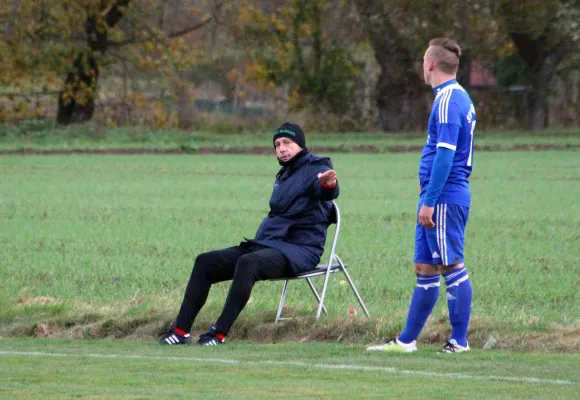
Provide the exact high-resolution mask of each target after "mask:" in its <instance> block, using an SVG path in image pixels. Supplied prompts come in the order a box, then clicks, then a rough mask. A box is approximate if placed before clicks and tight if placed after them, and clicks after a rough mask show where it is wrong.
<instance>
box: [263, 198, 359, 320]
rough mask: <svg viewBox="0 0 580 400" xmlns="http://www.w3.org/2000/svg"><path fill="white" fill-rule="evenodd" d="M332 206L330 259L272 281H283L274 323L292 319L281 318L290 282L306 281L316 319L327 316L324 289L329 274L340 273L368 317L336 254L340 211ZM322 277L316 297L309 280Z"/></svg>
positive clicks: (334, 204) (344, 266)
mask: <svg viewBox="0 0 580 400" xmlns="http://www.w3.org/2000/svg"><path fill="white" fill-rule="evenodd" d="M332 206H333V216H332V218H331V223H334V224H335V225H336V227H335V231H334V239H333V240H332V247H331V250H330V257H329V260H328V263H327V264H324V263H323V264H319V265H318V266H317V267H316V268H315V269H314V270H312V271H308V272H304V273H301V274H299V275H297V276H295V277H291V278H282V279H273V280H285V282H284V288H283V289H282V297H281V299H280V306H279V307H278V313H277V314H276V321H275V322H276V323H277V322H278V321H282V320H288V319H292V318H282V309H283V308H284V302H285V301H286V295H287V294H288V283H289V281H291V280H297V279H306V282H307V283H308V286H309V287H310V290H311V291H312V294H313V295H314V297H315V298H316V301H317V302H318V309H317V310H316V319H319V318H320V314H321V312H322V311H324V313H325V314H328V312H327V311H326V307H325V306H324V297H325V295H326V289H327V287H328V278H329V277H330V274H332V273H335V272H342V273H343V274H344V276H345V277H346V280H347V281H348V283H349V285H350V287H351V289H352V291H353V292H354V295H355V296H356V298H357V300H358V303H359V304H360V306H361V308H362V309H363V311H364V313H365V314H366V316H367V317H370V315H369V312H368V310H367V307H366V306H365V303H364V302H363V301H362V299H361V297H360V295H359V294H358V291H357V290H356V287H355V286H354V283H353V282H352V279H351V278H350V275H349V274H348V272H347V270H346V264H344V263H343V262H342V260H341V259H340V257H339V256H338V255H337V254H336V242H337V241H338V234H339V232H340V210H339V209H338V205H337V204H336V203H335V202H334V201H333V202H332ZM323 275H324V285H323V286H322V293H321V295H318V292H317V291H316V288H315V287H314V285H313V284H312V281H311V279H310V278H313V277H315V276H323Z"/></svg>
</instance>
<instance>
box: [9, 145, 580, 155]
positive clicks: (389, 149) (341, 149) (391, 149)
mask: <svg viewBox="0 0 580 400" xmlns="http://www.w3.org/2000/svg"><path fill="white" fill-rule="evenodd" d="M422 149H423V146H417V145H409V146H405V145H393V146H377V145H361V146H316V147H313V148H312V150H313V151H315V152H317V153H371V154H372V153H409V152H421V151H422ZM577 149H580V144H513V145H487V146H475V150H476V151H546V150H562V151H565V150H577ZM75 154H91V155H155V154H160V155H165V154H166V155H171V154H173V155H180V154H264V155H271V154H273V149H272V147H270V146H254V147H201V148H191V147H188V146H182V147H175V148H109V149H96V148H94V149H92V148H88V149H84V148H76V149H74V148H73V149H35V148H24V149H13V150H0V155H23V156H41V155H75Z"/></svg>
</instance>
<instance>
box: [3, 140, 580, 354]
mask: <svg viewBox="0 0 580 400" xmlns="http://www.w3.org/2000/svg"><path fill="white" fill-rule="evenodd" d="M332 158H333V161H334V165H335V168H336V169H337V171H338V173H339V179H340V182H341V196H340V198H339V205H340V206H341V209H342V212H343V218H344V226H343V231H342V234H341V238H340V241H339V247H338V251H339V254H340V255H341V257H342V258H343V260H344V261H345V262H346V263H347V264H348V265H349V266H350V268H351V274H352V277H353V279H354V281H355V283H356V285H357V287H358V288H359V290H360V292H361V295H362V296H363V298H364V299H365V301H366V303H367V305H368V308H369V310H370V312H371V315H372V318H371V319H370V320H367V319H365V318H363V317H362V312H361V310H360V309H359V310H358V311H359V313H358V314H357V315H356V316H351V315H349V314H348V312H347V310H348V308H349V307H350V306H353V305H356V303H355V300H354V297H353V296H352V295H351V293H350V289H349V287H348V285H344V282H341V279H342V278H340V276H334V277H333V279H332V280H331V283H330V291H329V293H328V297H327V306H328V309H329V313H330V316H329V317H324V318H322V319H321V321H320V322H319V323H318V324H316V325H315V327H314V328H312V325H310V323H309V322H303V323H301V322H296V323H293V324H278V325H277V326H273V324H271V321H272V320H273V319H274V314H275V310H276V307H277V302H278V300H279V294H280V290H281V283H279V282H278V283H272V282H265V283H264V282H261V283H258V284H257V285H256V288H255V290H254V292H253V294H252V298H251V299H250V302H249V304H248V306H247V308H246V310H245V311H244V312H243V313H242V315H241V317H240V319H239V321H238V322H237V323H236V325H235V326H234V329H233V331H232V335H231V337H232V339H234V340H235V339H242V338H253V339H256V340H258V339H261V340H277V339H279V340H282V339H284V340H286V339H305V340H317V339H324V340H339V341H343V342H345V343H349V342H350V343H369V342H377V341H380V340H381V339H383V338H385V337H389V336H391V335H393V334H396V333H397V332H399V331H400V330H401V329H402V327H403V324H404V320H405V316H406V312H407V307H408V303H409V300H410V295H411V293H412V290H413V286H414V275H413V272H412V255H413V236H414V224H415V209H416V201H417V178H416V169H417V163H418V155H417V154H383V155H355V154H341V155H334V156H333V157H332ZM277 169H278V165H277V163H276V162H275V160H274V159H273V157H267V156H241V155H240V156H218V155H212V156H149V157H143V156H103V157H101V156H58V157H57V156H49V157H40V158H38V157H18V156H4V157H0V171H1V176H2V179H1V180H0V260H1V263H0V276H2V285H1V286H0V335H37V336H60V337H121V336H127V335H132V336H133V337H141V338H151V337H153V336H154V334H155V333H157V332H158V331H159V330H160V329H161V327H164V326H165V324H166V323H167V322H168V321H170V320H171V319H172V318H173V317H174V316H175V313H176V311H177V309H178V306H179V303H180V301H181V296H182V294H183V290H184V288H185V285H186V283H187V279H188V276H189V273H190V270H191V266H192V264H193V261H194V259H195V256H196V255H197V254H198V253H200V252H204V251H208V250H211V249H216V248H221V247H226V246H231V245H236V244H238V243H239V241H240V240H242V238H243V237H244V236H246V237H253V235H254V233H255V230H256V229H257V227H258V225H259V223H260V221H261V219H262V218H263V217H264V216H265V214H266V212H267V210H268V199H269V195H270V193H271V185H272V182H273V177H274V175H275V173H276V171H277ZM472 191H473V204H472V210H471V215H470V221H469V225H468V230H467V243H466V266H467V268H468V271H469V273H470V277H471V280H472V283H473V287H474V293H475V295H474V304H473V322H472V324H471V330H470V335H471V336H470V340H471V343H472V345H473V346H474V347H480V346H481V345H483V343H484V342H485V341H486V340H487V338H488V337H489V336H490V335H494V336H495V337H496V338H497V339H498V346H501V347H514V348H528V349H529V348H538V349H542V348H545V349H560V350H572V351H578V350H579V349H580V319H579V316H580V294H579V292H578V287H579V286H580V280H579V279H580V278H579V275H578V274H577V273H575V272H574V271H577V266H578V265H579V263H580V228H579V226H580V215H579V214H578V212H577V203H578V198H580V154H579V152H576V151H570V152H517V153H514V152H490V153H483V152H481V153H479V154H477V155H476V164H475V170H474V175H473V179H472ZM228 287H229V285H228V284H227V283H222V284H218V285H216V287H215V288H214V289H213V290H212V293H211V294H210V298H209V300H208V304H207V307H206V308H204V309H203V310H202V313H201V314H200V316H199V319H198V321H197V322H196V324H195V325H194V330H202V329H205V328H206V327H207V324H208V323H210V322H213V321H214V320H215V318H216V317H217V315H218V312H219V310H220V308H221V306H222V305H223V302H224V300H225V296H226V293H227V289H228ZM290 289H291V291H290V294H289V298H288V300H287V304H288V306H289V309H288V312H289V313H295V314H298V315H306V314H310V313H313V312H314V310H315V304H314V302H313V301H312V299H311V295H310V293H309V291H308V290H307V287H306V285H305V284H304V283H303V282H293V283H292V284H291V286H290ZM444 295H445V292H444V290H442V291H441V295H440V296H441V299H440V301H439V302H438V305H437V307H436V309H435V311H434V313H433V316H432V318H431V319H430V321H429V322H428V325H427V327H426V329H425V331H424V334H423V337H422V338H421V340H423V341H425V342H440V341H442V340H444V338H445V337H446V335H447V334H448V332H449V328H448V323H447V310H446V302H445V299H444Z"/></svg>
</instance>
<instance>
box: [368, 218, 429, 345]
mask: <svg viewBox="0 0 580 400" xmlns="http://www.w3.org/2000/svg"><path fill="white" fill-rule="evenodd" d="M427 231H429V230H428V229H425V228H424V227H422V226H421V225H419V224H417V227H416V229H415V255H414V262H415V274H416V276H417V284H416V286H415V290H414V292H413V297H412V298H411V304H410V307H409V312H408V314H407V322H406V324H405V329H404V330H403V332H402V333H401V334H400V335H399V336H398V337H397V338H395V339H392V340H390V341H389V342H387V343H386V344H384V345H379V346H371V347H369V348H367V350H378V351H400V352H412V351H415V350H417V342H416V340H417V337H418V336H419V334H420V333H421V330H422V329H423V327H424V326H425V323H426V322H427V319H428V318H429V315H431V312H432V311H433V307H435V304H436V303H437V298H438V297H439V270H438V266H437V262H436V260H434V259H433V255H434V253H435V251H436V250H437V249H431V248H430V247H429V243H428V241H427Z"/></svg>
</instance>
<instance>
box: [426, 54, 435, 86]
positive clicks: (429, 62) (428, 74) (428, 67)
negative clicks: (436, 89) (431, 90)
mask: <svg viewBox="0 0 580 400" xmlns="http://www.w3.org/2000/svg"><path fill="white" fill-rule="evenodd" d="M434 69H435V62H433V60H430V59H429V49H427V51H426V52H425V55H424V56H423V78H424V79H425V83H426V84H427V85H430V84H431V73H432V71H433V70H434Z"/></svg>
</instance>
